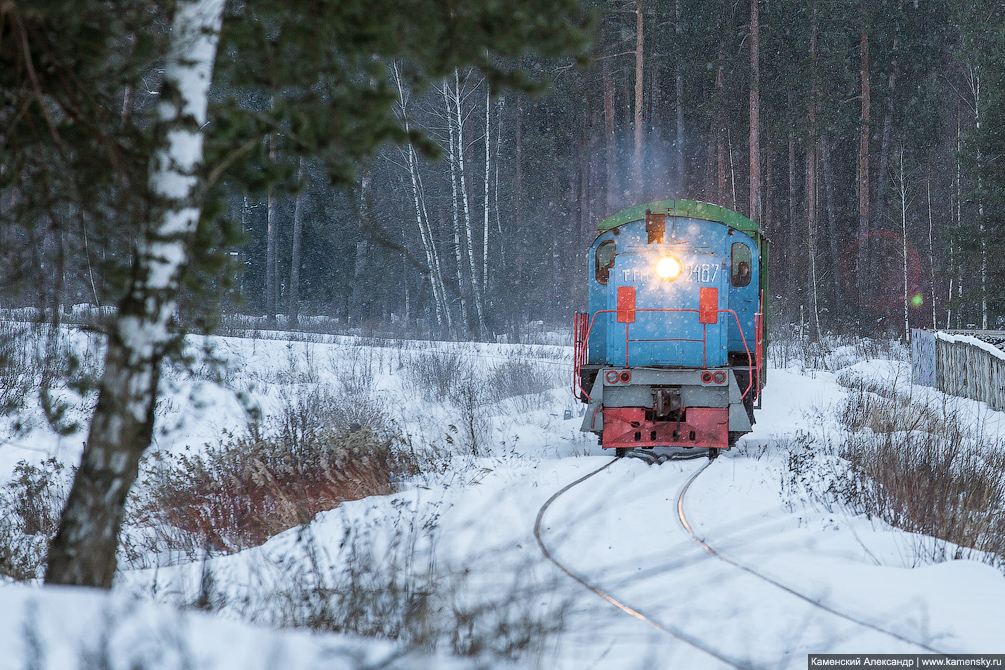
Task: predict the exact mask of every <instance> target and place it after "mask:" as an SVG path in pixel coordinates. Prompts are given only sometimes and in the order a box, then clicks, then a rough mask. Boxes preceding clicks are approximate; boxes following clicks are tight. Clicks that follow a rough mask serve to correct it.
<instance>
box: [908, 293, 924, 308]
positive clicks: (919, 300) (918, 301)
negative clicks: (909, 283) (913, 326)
mask: <svg viewBox="0 0 1005 670" xmlns="http://www.w3.org/2000/svg"><path fill="white" fill-rule="evenodd" d="M924 304H925V296H923V295H921V294H920V293H915V294H914V295H912V296H911V306H912V307H921V306H922V305H924Z"/></svg>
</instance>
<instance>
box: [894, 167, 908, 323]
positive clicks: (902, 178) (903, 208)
mask: <svg viewBox="0 0 1005 670" xmlns="http://www.w3.org/2000/svg"><path fill="white" fill-rule="evenodd" d="M898 176H899V179H898V180H897V181H898V183H897V195H898V196H899V197H900V239H901V255H902V256H903V260H904V267H903V270H904V276H903V280H904V339H906V340H907V341H908V342H910V341H911V319H910V317H911V312H910V308H911V296H910V290H909V289H910V288H911V287H910V286H908V283H907V176H906V175H905V174H904V147H901V148H900V166H899V175H898Z"/></svg>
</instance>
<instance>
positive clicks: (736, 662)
mask: <svg viewBox="0 0 1005 670" xmlns="http://www.w3.org/2000/svg"><path fill="white" fill-rule="evenodd" d="M618 460H619V459H618V458H615V459H613V460H611V461H610V462H609V463H607V464H605V465H603V466H601V467H600V468H597V469H596V470H594V471H592V472H590V473H588V474H586V475H584V476H582V477H580V478H579V479H577V480H576V481H574V482H572V483H571V484H568V485H566V486H565V487H563V488H562V489H560V490H559V491H557V492H556V493H555V494H554V495H552V496H551V497H550V498H549V499H548V500H547V502H545V503H544V505H542V506H541V509H540V510H539V511H538V513H537V519H536V520H535V522H534V537H535V539H536V540H537V544H538V546H539V547H541V551H542V552H543V553H544V556H545V558H547V559H548V560H549V561H551V562H552V563H554V564H555V565H556V566H557V567H558V568H559V569H560V570H561V571H562V572H564V573H565V574H567V575H568V576H569V577H571V578H572V579H574V580H576V581H577V582H579V583H580V584H581V585H583V586H584V587H585V588H587V589H588V590H590V591H592V592H593V593H595V594H597V595H598V596H600V597H601V598H603V599H604V600H606V601H607V602H609V603H610V604H612V605H614V606H615V607H617V608H618V609H620V610H621V611H622V612H624V613H625V614H628V615H630V616H633V617H635V618H636V619H639V620H641V621H645V622H646V623H648V624H649V625H651V626H652V627H653V628H655V629H656V630H659V631H661V632H663V633H666V634H668V635H671V636H673V637H675V638H677V639H678V640H680V641H682V642H684V643H686V644H688V645H690V646H692V647H694V648H695V649H698V650H700V651H701V652H703V653H705V654H707V655H709V656H712V657H713V658H715V659H717V660H719V661H722V662H723V663H726V664H727V665H730V666H732V667H734V668H743V669H744V670H752V669H753V668H755V667H756V666H754V665H751V664H750V662H749V661H745V660H743V659H737V658H732V657H730V656H729V655H727V654H726V653H724V652H722V651H719V650H717V649H715V648H713V647H711V646H709V645H708V644H707V643H706V642H705V641H703V640H700V639H698V638H695V637H693V636H691V635H689V634H688V633H686V632H684V631H682V630H680V629H679V628H676V627H675V626H672V625H670V624H665V623H660V622H659V621H656V620H655V619H653V618H652V617H650V616H648V615H646V614H644V613H643V612H641V611H639V609H637V608H634V607H632V606H630V605H628V604H626V603H623V602H621V601H620V600H618V599H617V598H615V597H613V596H612V595H610V594H609V593H607V592H605V591H603V590H601V589H600V588H598V587H597V586H595V585H593V584H591V583H589V582H588V581H586V579H584V578H583V577H581V576H580V575H578V574H576V573H575V572H573V571H572V570H571V569H569V568H568V567H567V566H566V565H564V564H562V563H561V562H559V561H558V560H557V559H556V558H555V557H554V556H553V555H552V553H551V551H549V549H548V547H547V546H546V545H545V544H544V540H543V539H542V538H541V523H542V520H543V519H544V515H545V513H546V512H547V511H548V508H549V507H551V505H552V503H554V502H555V501H556V500H557V499H558V498H559V497H560V496H561V495H562V494H564V493H565V492H567V491H569V490H570V489H572V488H573V487H575V486H578V485H579V484H582V483H583V482H585V481H586V480H587V479H589V478H591V477H593V476H594V475H596V474H598V473H600V472H603V471H604V470H606V469H607V468H609V467H611V466H612V465H614V464H615V463H616V462H617V461H618ZM711 464H712V461H708V462H706V463H705V464H704V465H703V466H702V467H701V468H699V469H698V470H697V471H696V472H695V473H694V474H693V475H691V477H690V478H689V479H688V480H687V483H685V484H684V487H683V489H681V492H680V496H678V498H677V516H678V517H679V519H680V522H681V524H682V525H683V526H684V529H685V530H686V531H687V532H688V534H690V536H691V538H692V539H693V540H694V541H695V542H697V543H698V544H699V545H701V547H702V548H703V549H705V551H707V552H708V553H710V554H711V555H712V556H715V557H716V558H718V559H719V560H720V561H723V562H724V563H727V564H729V565H731V566H733V567H735V568H736V569H738V570H742V571H744V572H746V573H747V574H749V575H752V576H753V577H756V578H758V579H760V580H763V581H764V582H766V583H768V584H770V585H772V586H774V587H776V588H778V589H781V590H782V591H785V592H786V593H788V594H790V595H792V596H795V597H796V598H799V599H800V600H803V601H805V602H806V603H808V604H810V605H812V606H813V607H816V608H818V609H820V610H822V611H824V612H827V613H829V614H831V615H833V616H836V617H840V618H841V619H844V620H845V621H849V622H851V623H854V624H856V625H859V626H862V627H864V628H868V629H870V630H872V631H874V632H877V633H880V634H881V635H885V636H887V637H890V638H893V639H896V640H898V641H900V642H903V643H905V644H909V645H912V646H914V647H918V648H919V649H924V650H925V651H927V652H929V653H933V654H945V652H942V651H939V650H938V649H934V648H932V647H929V646H928V645H926V644H924V643H922V642H918V641H916V640H912V639H910V638H907V637H904V636H903V635H900V634H898V633H895V632H892V631H889V630H886V629H884V628H881V627H879V626H876V625H875V624H872V623H869V622H868V621H862V620H861V619H857V618H855V617H853V616H851V615H849V614H846V613H844V612H840V611H838V610H835V609H833V608H831V607H829V606H828V605H825V604H823V603H821V602H819V601H817V600H814V599H813V598H811V597H809V596H807V595H805V594H803V593H800V592H798V591H796V590H794V589H792V588H791V587H789V586H786V585H785V584H782V583H780V582H778V581H775V580H774V579H772V578H771V577H768V576H766V575H763V574H761V573H759V572H757V571H756V570H752V569H751V568H748V567H747V566H745V565H742V564H740V563H737V562H735V561H733V560H731V559H729V558H726V557H725V556H723V555H722V554H720V553H719V552H717V551H716V550H715V549H713V548H712V547H711V546H709V545H708V543H706V542H705V541H704V540H702V539H701V538H699V537H698V536H697V535H696V534H695V533H694V530H693V529H692V527H691V524H690V523H689V522H688V520H687V516H686V515H685V513H684V496H685V495H686V494H687V491H688V489H689V488H690V487H691V484H692V483H694V481H695V479H697V478H698V476H699V475H700V474H701V473H702V472H704V471H705V469H706V468H708V466H709V465H711Z"/></svg>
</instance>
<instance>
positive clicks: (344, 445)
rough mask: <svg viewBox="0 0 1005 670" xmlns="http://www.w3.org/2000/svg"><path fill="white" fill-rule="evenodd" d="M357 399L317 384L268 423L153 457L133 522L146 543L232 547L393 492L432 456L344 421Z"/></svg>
mask: <svg viewBox="0 0 1005 670" xmlns="http://www.w3.org/2000/svg"><path fill="white" fill-rule="evenodd" d="M353 402H354V400H353V399H352V398H344V397H341V396H334V395H332V394H331V393H329V392H327V391H325V390H323V389H321V388H318V387H314V388H313V389H312V390H310V391H309V392H306V393H304V394H301V395H297V396H293V397H289V398H287V399H286V403H285V405H284V407H283V410H282V412H281V413H280V415H279V416H278V417H277V418H276V419H274V420H273V421H272V422H270V423H269V424H267V425H266V426H258V425H252V426H251V428H250V429H249V430H248V431H247V432H245V433H243V434H239V435H226V436H225V437H224V438H223V439H222V440H221V442H220V443H219V444H217V445H208V446H207V447H206V449H205V450H203V451H201V452H198V453H186V454H181V455H177V456H175V455H165V454H155V455H153V456H152V457H151V458H149V459H148V460H147V462H146V467H145V472H144V476H143V479H142V483H141V486H140V488H139V490H138V493H137V498H136V500H135V501H134V505H133V513H132V514H131V516H130V519H129V525H130V526H131V527H132V528H133V529H134V530H135V531H136V533H137V534H138V535H140V536H146V537H147V543H148V544H151V545H153V546H151V547H148V549H156V548H168V549H174V550H183V551H185V550H199V549H209V550H211V551H236V550H240V549H242V548H245V547H248V546H255V545H258V544H261V543H262V542H264V541H265V540H267V539H268V538H269V537H272V536H273V535H275V534H277V533H279V532H281V531H283V530H286V529H288V528H291V527H294V526H296V525H299V524H302V523H306V522H307V521H310V520H311V519H312V518H313V517H314V515H315V514H317V513H318V512H320V511H323V510H328V509H332V508H334V507H337V506H338V505H339V503H341V502H343V501H346V500H357V499H359V498H364V497H366V496H371V495H381V494H386V493H390V492H391V491H393V490H394V488H395V483H396V482H398V481H400V480H402V479H404V478H406V477H409V476H412V475H415V474H418V473H419V472H420V470H421V468H422V466H423V464H424V463H426V461H425V460H424V459H422V458H420V457H419V456H418V455H416V454H415V453H414V452H412V451H411V450H410V449H409V448H408V447H407V445H405V444H403V443H402V442H401V440H400V439H399V437H398V436H397V435H395V434H394V433H393V432H391V430H390V429H389V427H388V426H387V425H386V424H383V423H375V422H371V423H370V424H368V425H361V424H359V423H352V424H349V425H347V421H348V418H347V417H348V415H347V413H346V411H345V406H346V404H347V403H350V404H351V403H353ZM370 418H371V419H372V418H373V415H371V416H370ZM133 553H134V554H136V555H134V556H133V558H141V557H140V556H139V555H138V554H139V553H140V550H139V549H134V552H133Z"/></svg>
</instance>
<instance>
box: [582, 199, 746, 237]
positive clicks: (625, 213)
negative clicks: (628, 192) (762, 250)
mask: <svg viewBox="0 0 1005 670" xmlns="http://www.w3.org/2000/svg"><path fill="white" fill-rule="evenodd" d="M646 210H649V211H650V212H653V213H658V214H667V215H668V216H686V217H690V218H693V219H704V220H706V221H717V222H719V223H724V224H726V225H727V226H729V227H730V228H735V229H736V230H741V231H743V232H745V233H754V234H757V235H760V229H759V228H758V227H757V224H756V223H754V222H753V221H751V220H750V219H748V218H747V217H745V216H743V215H742V214H738V213H737V212H734V211H733V210H731V209H727V208H725V207H721V206H719V205H713V204H711V203H708V202H699V201H697V200H656V201H654V202H647V203H645V204H642V205H635V206H634V207H629V208H628V209H623V210H621V211H620V212H618V213H617V214H612V215H611V216H609V217H607V218H606V219H604V220H602V221H601V222H600V223H598V224H597V230H599V231H600V232H605V231H608V230H611V229H612V228H616V227H618V226H620V225H623V224H626V223H631V222H632V221H640V220H642V219H644V218H646Z"/></svg>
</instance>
